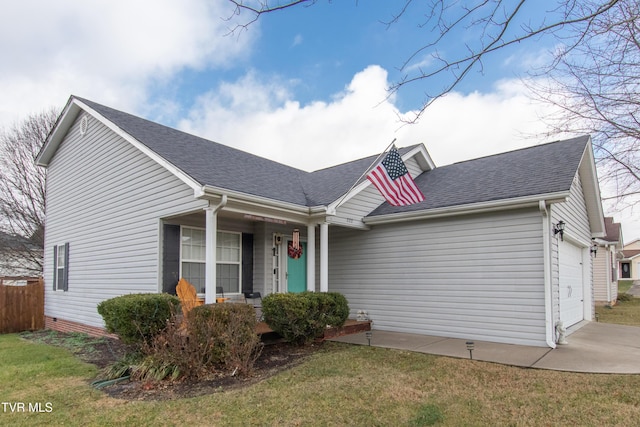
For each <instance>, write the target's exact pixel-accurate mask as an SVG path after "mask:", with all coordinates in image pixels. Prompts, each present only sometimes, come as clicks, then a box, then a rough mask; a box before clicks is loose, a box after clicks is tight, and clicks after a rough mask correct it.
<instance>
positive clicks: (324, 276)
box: [320, 222, 329, 292]
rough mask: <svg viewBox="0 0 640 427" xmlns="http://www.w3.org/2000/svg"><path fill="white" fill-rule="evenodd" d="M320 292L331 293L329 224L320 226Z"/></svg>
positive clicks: (324, 223)
mask: <svg viewBox="0 0 640 427" xmlns="http://www.w3.org/2000/svg"><path fill="white" fill-rule="evenodd" d="M320 292H329V224H327V223H326V222H323V223H322V224H320Z"/></svg>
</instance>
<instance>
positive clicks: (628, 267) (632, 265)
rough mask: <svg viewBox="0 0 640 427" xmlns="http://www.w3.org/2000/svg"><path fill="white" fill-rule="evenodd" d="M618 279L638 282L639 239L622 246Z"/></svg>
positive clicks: (639, 270) (639, 274)
mask: <svg viewBox="0 0 640 427" xmlns="http://www.w3.org/2000/svg"><path fill="white" fill-rule="evenodd" d="M620 279H623V280H640V239H636V240H634V241H632V242H631V243H629V244H627V245H624V248H623V249H622V256H621V259H620Z"/></svg>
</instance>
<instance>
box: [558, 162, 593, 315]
mask: <svg viewBox="0 0 640 427" xmlns="http://www.w3.org/2000/svg"><path fill="white" fill-rule="evenodd" d="M560 220H562V221H564V222H565V223H566V226H565V236H566V238H567V239H570V240H572V241H574V242H575V243H576V244H578V243H579V244H580V245H581V246H582V247H583V248H585V249H583V250H584V251H587V252H588V248H589V246H590V244H591V227H590V225H589V217H588V215H587V206H586V203H585V198H584V192H583V189H582V181H581V179H580V174H579V173H576V176H575V178H574V180H573V184H572V185H571V190H570V195H569V198H568V200H567V201H566V202H563V203H556V204H553V205H552V206H551V222H552V224H557V223H558V221H560ZM552 235H553V233H552ZM558 242H559V238H558V237H556V238H553V237H552V238H551V248H552V256H551V270H552V289H553V299H552V304H553V322H554V325H555V322H557V321H558V320H559V319H560V283H559V277H560V273H559V269H558ZM591 259H592V258H591V256H589V255H588V254H587V256H584V255H583V260H586V261H588V262H589V263H590V262H591ZM583 271H584V273H585V274H586V277H585V280H587V281H588V282H589V283H593V282H592V276H591V274H592V269H591V266H590V265H588V266H585V268H584V270H583ZM587 292H588V293H589V294H590V295H591V301H593V286H590V287H589V289H587V290H585V296H586V295H587ZM591 311H592V313H591V315H592V316H593V314H594V313H595V306H594V307H592V310H591ZM592 316H589V317H592Z"/></svg>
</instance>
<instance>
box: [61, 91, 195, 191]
mask: <svg viewBox="0 0 640 427" xmlns="http://www.w3.org/2000/svg"><path fill="white" fill-rule="evenodd" d="M73 102H74V103H77V104H78V105H79V106H80V107H81V108H82V109H83V110H85V111H86V112H87V113H89V114H91V115H92V116H93V117H95V118H96V119H97V120H99V121H100V122H101V123H102V124H103V125H105V126H106V127H107V128H109V129H110V130H111V131H113V132H114V133H115V134H117V135H118V136H120V137H122V138H123V139H124V140H125V141H127V142H129V143H130V144H131V145H133V146H134V147H136V148H137V149H138V150H140V151H142V152H143V153H144V154H146V155H147V156H148V157H150V158H151V159H152V160H153V161H155V162H156V163H158V164H159V165H160V166H162V167H163V168H165V169H166V170H168V171H169V172H171V173H172V174H173V175H175V176H176V177H177V178H178V179H179V180H180V181H182V182H184V183H185V184H187V185H188V186H189V187H191V188H192V189H193V190H194V191H197V190H198V189H199V188H201V185H200V183H198V182H197V181H196V180H195V179H193V178H192V177H191V176H189V175H188V174H187V173H185V172H184V171H183V170H182V169H180V168H178V167H176V166H175V165H174V164H173V163H171V162H169V161H168V160H167V159H165V158H164V157H162V156H161V155H159V154H158V153H156V152H155V151H153V150H152V149H150V148H149V147H147V146H146V145H144V144H143V143H142V142H140V141H138V140H137V139H135V138H134V137H133V136H131V135H129V134H128V133H127V132H125V131H124V130H122V129H121V128H120V127H118V126H116V125H115V123H113V122H112V121H111V120H108V119H106V118H105V117H104V116H102V115H101V114H100V113H98V112H97V111H95V110H94V109H93V108H91V107H89V106H88V105H86V104H85V103H83V102H82V101H79V100H77V99H74V100H73Z"/></svg>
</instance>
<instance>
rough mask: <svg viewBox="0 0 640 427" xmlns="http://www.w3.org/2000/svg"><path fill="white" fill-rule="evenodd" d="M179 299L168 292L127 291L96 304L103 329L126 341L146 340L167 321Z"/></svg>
mask: <svg viewBox="0 0 640 427" xmlns="http://www.w3.org/2000/svg"><path fill="white" fill-rule="evenodd" d="M179 305H180V300H179V299H178V298H177V297H175V296H173V295H169V294H129V295H122V296H119V297H115V298H111V299H108V300H105V301H102V302H101V303H100V304H98V313H100V315H101V316H102V318H103V319H104V323H105V325H106V327H107V331H108V332H111V333H114V334H116V335H118V337H120V339H121V340H122V341H123V342H124V343H126V344H135V345H142V344H143V343H148V342H149V341H150V340H151V339H152V338H153V337H154V336H156V335H157V334H158V333H159V332H161V331H162V330H163V329H164V328H165V327H166V325H167V320H169V319H170V318H171V316H172V315H173V314H174V313H175V312H176V311H177V309H178V307H179Z"/></svg>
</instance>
